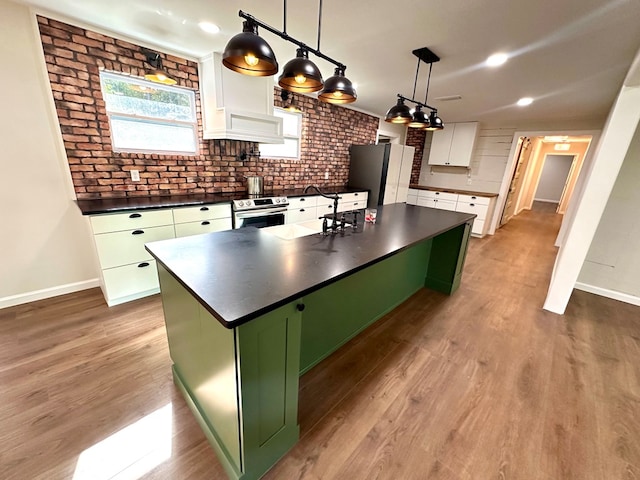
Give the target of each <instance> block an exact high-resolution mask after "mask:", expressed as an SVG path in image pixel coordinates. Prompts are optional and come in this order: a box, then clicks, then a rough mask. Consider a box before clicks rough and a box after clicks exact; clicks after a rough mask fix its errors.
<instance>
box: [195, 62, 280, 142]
mask: <svg viewBox="0 0 640 480" xmlns="http://www.w3.org/2000/svg"><path fill="white" fill-rule="evenodd" d="M198 70H199V76H200V93H201V101H202V119H203V123H204V138H205V139H226V140H245V141H251V142H260V143H284V138H283V135H282V118H279V117H276V116H274V115H273V86H274V84H273V78H272V77H251V76H248V75H242V74H240V73H237V72H234V71H232V70H229V69H228V68H225V67H224V66H223V65H222V55H221V54H220V53H213V54H211V55H207V56H206V57H203V58H201V59H200V61H199V63H198Z"/></svg>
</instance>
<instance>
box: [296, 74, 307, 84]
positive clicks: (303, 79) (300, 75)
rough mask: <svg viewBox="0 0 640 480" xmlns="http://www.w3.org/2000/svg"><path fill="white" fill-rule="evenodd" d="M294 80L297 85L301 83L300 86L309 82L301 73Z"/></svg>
mask: <svg viewBox="0 0 640 480" xmlns="http://www.w3.org/2000/svg"><path fill="white" fill-rule="evenodd" d="M294 79H295V81H296V83H300V84H303V83H304V82H306V81H307V77H305V76H304V75H303V74H301V73H299V74H298V75H296V76H295V77H294Z"/></svg>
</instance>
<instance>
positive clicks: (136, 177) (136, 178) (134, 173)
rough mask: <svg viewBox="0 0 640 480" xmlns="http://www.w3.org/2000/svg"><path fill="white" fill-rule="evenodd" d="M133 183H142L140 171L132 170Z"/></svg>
mask: <svg viewBox="0 0 640 480" xmlns="http://www.w3.org/2000/svg"><path fill="white" fill-rule="evenodd" d="M131 181H132V182H139V181H140V170H131Z"/></svg>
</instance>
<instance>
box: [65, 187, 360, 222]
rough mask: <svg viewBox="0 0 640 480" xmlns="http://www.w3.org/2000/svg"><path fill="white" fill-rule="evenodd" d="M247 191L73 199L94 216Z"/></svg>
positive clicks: (300, 193) (290, 192) (222, 198)
mask: <svg viewBox="0 0 640 480" xmlns="http://www.w3.org/2000/svg"><path fill="white" fill-rule="evenodd" d="M320 188H321V190H322V191H323V192H326V193H336V192H337V193H349V192H362V191H366V190H367V189H366V188H351V187H345V186H344V185H342V186H328V187H327V186H320ZM317 194H318V192H316V191H315V190H311V191H309V192H308V193H304V189H303V188H297V189H287V190H274V191H267V192H265V193H264V196H275V195H278V196H287V197H304V196H311V195H317ZM247 197H248V195H247V192H246V191H241V192H231V193H198V194H193V195H162V196H160V195H157V196H148V197H143V196H140V197H120V198H96V199H90V200H76V203H77V204H78V207H79V208H80V211H81V212H82V214H83V215H96V214H100V213H117V212H126V211H128V210H147V209H156V208H172V207H188V206H190V205H194V206H195V205H204V204H206V203H224V202H230V201H231V200H242V199H245V198H247Z"/></svg>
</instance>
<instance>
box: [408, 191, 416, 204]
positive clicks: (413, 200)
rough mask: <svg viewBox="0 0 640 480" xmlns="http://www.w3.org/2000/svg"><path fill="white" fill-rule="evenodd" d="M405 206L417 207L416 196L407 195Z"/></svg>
mask: <svg viewBox="0 0 640 480" xmlns="http://www.w3.org/2000/svg"><path fill="white" fill-rule="evenodd" d="M407 205H418V195H411V194H409V195H407Z"/></svg>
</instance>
